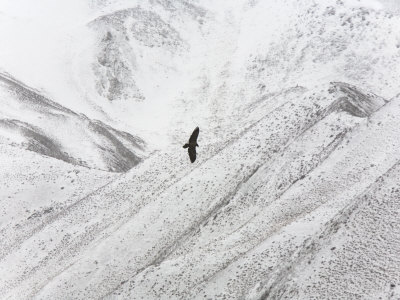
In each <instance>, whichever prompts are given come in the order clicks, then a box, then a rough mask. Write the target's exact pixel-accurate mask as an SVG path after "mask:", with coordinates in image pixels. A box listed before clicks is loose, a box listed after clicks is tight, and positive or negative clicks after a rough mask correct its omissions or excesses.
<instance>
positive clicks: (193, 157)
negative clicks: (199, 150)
mask: <svg viewBox="0 0 400 300" xmlns="http://www.w3.org/2000/svg"><path fill="white" fill-rule="evenodd" d="M188 152H189V157H190V161H191V162H192V163H194V161H195V160H196V147H189V149H188Z"/></svg>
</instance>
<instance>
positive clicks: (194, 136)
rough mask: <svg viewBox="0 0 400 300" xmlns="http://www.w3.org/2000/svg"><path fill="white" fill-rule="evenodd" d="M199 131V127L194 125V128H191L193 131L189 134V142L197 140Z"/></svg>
mask: <svg viewBox="0 0 400 300" xmlns="http://www.w3.org/2000/svg"><path fill="white" fill-rule="evenodd" d="M199 132H200V129H199V127H196V129H195V130H193V133H192V135H191V136H190V139H189V143H196V142H197V137H198V136H199ZM195 156H196V151H195Z"/></svg>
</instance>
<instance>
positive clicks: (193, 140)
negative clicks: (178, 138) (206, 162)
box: [183, 127, 200, 163]
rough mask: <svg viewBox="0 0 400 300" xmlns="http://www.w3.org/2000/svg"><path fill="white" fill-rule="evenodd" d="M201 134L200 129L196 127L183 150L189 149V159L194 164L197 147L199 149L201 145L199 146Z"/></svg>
mask: <svg viewBox="0 0 400 300" xmlns="http://www.w3.org/2000/svg"><path fill="white" fill-rule="evenodd" d="M199 132H200V129H199V127H196V129H195V130H193V133H192V135H191V136H190V138H189V143H186V144H185V145H184V146H183V148H188V152H189V158H190V161H191V162H192V163H194V161H195V160H196V147H199V144H197V137H198V136H199Z"/></svg>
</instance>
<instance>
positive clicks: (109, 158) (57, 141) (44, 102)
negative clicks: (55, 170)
mask: <svg viewBox="0 0 400 300" xmlns="http://www.w3.org/2000/svg"><path fill="white" fill-rule="evenodd" d="M0 92H1V110H0V114H1V119H0V142H1V143H3V144H9V145H13V146H18V147H20V148H23V149H27V150H31V151H34V152H37V153H41V154H43V155H47V156H50V157H54V158H57V159H60V160H63V161H66V162H69V163H72V164H75V165H81V166H85V167H90V168H97V169H103V170H109V171H114V172H122V171H127V170H129V169H130V168H132V167H133V166H134V165H136V164H137V163H139V162H140V160H141V157H142V156H143V154H144V153H143V151H144V142H143V141H142V140H141V139H140V138H138V137H135V136H133V135H131V134H129V133H126V132H121V131H118V130H116V129H114V128H112V127H110V126H107V125H106V124H104V123H102V122H101V121H93V120H90V119H88V118H87V117H86V116H85V115H82V114H81V115H80V114H77V113H75V112H73V111H71V110H69V109H67V108H65V107H63V106H61V105H59V104H57V103H55V102H53V101H51V100H49V99H47V98H46V97H44V96H42V95H40V94H38V93H37V92H35V91H34V90H32V89H30V88H28V87H26V86H24V85H23V84H22V83H20V82H17V81H16V80H14V79H12V78H10V77H7V76H6V75H4V74H0Z"/></svg>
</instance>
